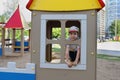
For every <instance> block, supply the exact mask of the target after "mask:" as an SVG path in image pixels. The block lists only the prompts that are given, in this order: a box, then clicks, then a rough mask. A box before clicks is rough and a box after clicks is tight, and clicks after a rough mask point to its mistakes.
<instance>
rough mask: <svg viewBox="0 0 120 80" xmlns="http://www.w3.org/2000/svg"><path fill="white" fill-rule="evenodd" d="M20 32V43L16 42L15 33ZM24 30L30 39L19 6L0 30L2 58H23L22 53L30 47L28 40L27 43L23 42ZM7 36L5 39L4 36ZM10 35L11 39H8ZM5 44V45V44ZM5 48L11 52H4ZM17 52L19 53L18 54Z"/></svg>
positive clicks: (28, 28) (27, 27)
mask: <svg viewBox="0 0 120 80" xmlns="http://www.w3.org/2000/svg"><path fill="white" fill-rule="evenodd" d="M18 30H19V31H20V33H19V35H20V38H21V39H20V41H17V40H16V31H18ZM24 30H28V31H29V38H30V30H31V29H30V27H29V26H28V24H27V23H26V21H25V19H24V16H23V15H22V13H21V12H20V10H19V6H18V7H17V9H16V10H15V12H14V13H13V15H12V16H11V17H10V18H9V20H8V21H7V23H6V24H5V25H4V27H3V28H2V31H3V32H2V34H3V35H2V54H3V56H23V54H24V51H25V50H26V49H29V46H30V41H29V40H30V39H29V40H28V41H25V40H24ZM6 34H7V35H8V37H7V38H6V37H5V35H6ZM10 35H12V38H11V39H10ZM6 42H7V43H6ZM6 46H8V48H9V46H11V50H10V49H9V51H7V52H5V51H6V50H5V48H6ZM18 51H19V53H18Z"/></svg>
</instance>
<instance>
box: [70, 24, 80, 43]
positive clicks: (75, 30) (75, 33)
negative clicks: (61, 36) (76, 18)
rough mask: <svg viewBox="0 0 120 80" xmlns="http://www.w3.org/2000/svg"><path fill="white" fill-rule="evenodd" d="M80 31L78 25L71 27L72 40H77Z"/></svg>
mask: <svg viewBox="0 0 120 80" xmlns="http://www.w3.org/2000/svg"><path fill="white" fill-rule="evenodd" d="M78 32H79V29H78V27H76V26H72V27H70V29H69V37H70V39H71V40H72V41H74V40H76V39H77V38H78Z"/></svg>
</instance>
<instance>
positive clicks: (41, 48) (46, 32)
mask: <svg viewBox="0 0 120 80" xmlns="http://www.w3.org/2000/svg"><path fill="white" fill-rule="evenodd" d="M103 7H104V3H103V1H102V0H89V1H88V0H83V1H82V0H29V2H28V4H27V8H28V9H29V10H31V12H32V30H31V45H32V47H31V52H32V62H33V63H35V64H36V79H37V80H74V79H76V80H96V34H97V33H96V32H97V12H98V11H99V10H100V9H102V8H103ZM71 26H77V27H78V28H79V32H80V33H79V37H80V39H79V40H77V41H68V40H66V32H67V31H66V30H67V29H68V28H70V27H71ZM56 28H59V29H60V38H59V39H53V29H56ZM56 44H57V45H59V49H60V50H59V58H58V59H56V60H55V61H54V59H53V49H54V48H53V46H54V45H56ZM66 44H78V45H80V46H81V52H80V53H81V54H80V63H79V64H78V65H77V66H75V67H72V68H69V67H68V66H67V65H66V64H65V58H64V56H65V45H66ZM86 76H87V77H86Z"/></svg>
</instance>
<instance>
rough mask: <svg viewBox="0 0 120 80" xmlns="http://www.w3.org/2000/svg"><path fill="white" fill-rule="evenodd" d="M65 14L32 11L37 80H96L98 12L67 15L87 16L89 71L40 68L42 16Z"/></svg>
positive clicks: (33, 57)
mask: <svg viewBox="0 0 120 80" xmlns="http://www.w3.org/2000/svg"><path fill="white" fill-rule="evenodd" d="M41 14H65V12H56V13H54V12H40V11H32V29H31V45H32V46H31V48H32V50H31V51H32V62H33V63H36V79H37V80H96V79H95V74H96V66H95V64H96V63H95V62H96V58H95V56H96V54H91V53H92V52H93V53H96V27H97V25H96V23H97V22H96V11H95V10H91V11H81V12H66V14H87V19H88V21H87V27H88V28H87V32H88V33H87V39H88V40H87V70H85V71H81V70H64V69H43V68H40V54H39V53H40V27H42V26H40V15H41Z"/></svg>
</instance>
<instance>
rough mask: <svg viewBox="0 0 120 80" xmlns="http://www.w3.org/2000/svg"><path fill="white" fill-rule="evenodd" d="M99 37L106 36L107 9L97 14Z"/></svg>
mask: <svg viewBox="0 0 120 80" xmlns="http://www.w3.org/2000/svg"><path fill="white" fill-rule="evenodd" d="M97 37H98V38H101V37H105V10H104V9H102V10H100V11H99V12H98V14H97Z"/></svg>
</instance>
